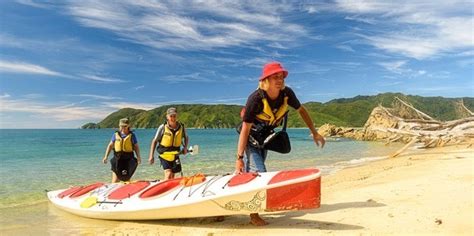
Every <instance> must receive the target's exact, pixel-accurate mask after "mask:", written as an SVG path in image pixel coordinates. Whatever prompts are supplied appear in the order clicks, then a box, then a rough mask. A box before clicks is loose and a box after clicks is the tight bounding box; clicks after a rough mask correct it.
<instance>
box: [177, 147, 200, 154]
mask: <svg viewBox="0 0 474 236" xmlns="http://www.w3.org/2000/svg"><path fill="white" fill-rule="evenodd" d="M182 152H183V151H181V153H182ZM188 153H189V154H191V156H194V155H197V154H199V146H198V145H193V146H191V147H189V148H188Z"/></svg>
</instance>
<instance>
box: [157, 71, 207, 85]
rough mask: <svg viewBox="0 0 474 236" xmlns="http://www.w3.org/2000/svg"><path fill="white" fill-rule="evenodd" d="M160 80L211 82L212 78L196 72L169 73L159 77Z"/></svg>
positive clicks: (171, 81)
mask: <svg viewBox="0 0 474 236" xmlns="http://www.w3.org/2000/svg"><path fill="white" fill-rule="evenodd" d="M159 80H161V81H167V82H170V83H178V82H212V81H213V80H211V79H209V78H207V77H205V76H203V75H201V73H199V72H196V73H192V74H186V75H169V76H165V77H162V78H160V79H159Z"/></svg>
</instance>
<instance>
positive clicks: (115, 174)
mask: <svg viewBox="0 0 474 236" xmlns="http://www.w3.org/2000/svg"><path fill="white" fill-rule="evenodd" d="M119 127H120V129H119V130H118V131H116V132H115V133H114V134H113V136H112V139H111V141H110V143H109V145H107V149H106V151H105V155H104V158H102V162H103V163H104V164H107V158H108V156H109V153H110V151H111V150H113V151H114V157H112V159H110V165H111V169H112V183H116V182H119V181H129V180H130V178H132V175H133V173H135V170H136V169H137V166H138V164H140V163H141V157H140V147H139V146H138V141H137V137H136V135H135V133H133V132H132V131H131V130H130V121H129V120H128V119H127V118H123V119H120V121H119ZM134 153H135V154H136V155H137V157H136V158H135V156H134Z"/></svg>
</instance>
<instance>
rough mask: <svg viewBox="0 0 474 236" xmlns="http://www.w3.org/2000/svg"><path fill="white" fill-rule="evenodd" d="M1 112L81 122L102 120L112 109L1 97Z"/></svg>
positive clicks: (59, 120)
mask: <svg viewBox="0 0 474 236" xmlns="http://www.w3.org/2000/svg"><path fill="white" fill-rule="evenodd" d="M0 103H1V104H2V105H1V106H0V111H1V113H2V115H3V114H5V113H9V112H22V113H30V114H34V115H38V116H41V117H47V118H50V119H51V120H53V121H58V122H63V121H80V120H100V119H103V118H104V117H105V116H106V115H107V114H109V113H110V112H112V111H113V110H112V109H107V108H104V107H84V106H75V105H56V104H52V103H47V102H40V101H36V100H35V99H13V98H11V97H3V96H2V97H0Z"/></svg>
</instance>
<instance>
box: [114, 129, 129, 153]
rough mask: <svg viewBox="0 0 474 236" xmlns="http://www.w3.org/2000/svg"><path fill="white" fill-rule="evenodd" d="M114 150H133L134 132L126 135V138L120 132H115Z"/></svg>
mask: <svg viewBox="0 0 474 236" xmlns="http://www.w3.org/2000/svg"><path fill="white" fill-rule="evenodd" d="M114 151H115V152H133V143H132V132H130V133H129V134H128V135H127V136H125V138H122V136H120V132H115V142H114Z"/></svg>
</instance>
